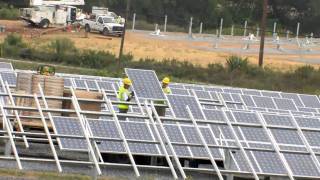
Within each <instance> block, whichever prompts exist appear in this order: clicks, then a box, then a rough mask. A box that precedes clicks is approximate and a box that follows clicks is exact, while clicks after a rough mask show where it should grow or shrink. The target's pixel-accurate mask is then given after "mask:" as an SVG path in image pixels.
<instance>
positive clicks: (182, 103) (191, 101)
mask: <svg viewBox="0 0 320 180" xmlns="http://www.w3.org/2000/svg"><path fill="white" fill-rule="evenodd" d="M167 97H168V100H169V103H170V105H171V107H172V110H173V112H174V114H175V115H176V117H178V118H190V116H189V114H188V111H187V109H186V107H187V106H188V107H189V108H190V110H191V113H192V115H193V116H194V118H195V119H204V116H203V114H202V111H201V108H200V106H199V105H198V103H197V100H196V99H195V98H194V97H192V96H180V95H167Z"/></svg>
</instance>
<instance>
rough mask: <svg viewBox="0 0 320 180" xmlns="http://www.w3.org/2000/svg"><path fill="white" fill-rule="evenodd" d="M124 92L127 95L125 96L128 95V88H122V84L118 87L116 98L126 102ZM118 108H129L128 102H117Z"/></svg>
mask: <svg viewBox="0 0 320 180" xmlns="http://www.w3.org/2000/svg"><path fill="white" fill-rule="evenodd" d="M125 94H126V95H127V97H129V96H130V92H129V90H128V89H126V88H124V87H123V86H121V87H120V89H119V92H118V99H119V100H120V101H124V102H126V99H124V98H125V96H124V95H125ZM118 108H119V109H124V110H127V109H129V105H128V104H118Z"/></svg>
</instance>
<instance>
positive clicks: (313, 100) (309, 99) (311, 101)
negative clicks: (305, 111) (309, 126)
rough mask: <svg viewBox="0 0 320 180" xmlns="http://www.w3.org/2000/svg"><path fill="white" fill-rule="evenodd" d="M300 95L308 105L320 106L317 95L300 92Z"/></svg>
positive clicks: (312, 106)
mask: <svg viewBox="0 0 320 180" xmlns="http://www.w3.org/2000/svg"><path fill="white" fill-rule="evenodd" d="M299 96H300V98H301V100H302V102H303V104H304V105H305V106H306V107H311V108H320V101H319V99H318V97H317V96H315V95H306V94H300V95H299Z"/></svg>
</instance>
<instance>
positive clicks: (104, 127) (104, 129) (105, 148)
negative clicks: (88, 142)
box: [89, 120, 126, 153]
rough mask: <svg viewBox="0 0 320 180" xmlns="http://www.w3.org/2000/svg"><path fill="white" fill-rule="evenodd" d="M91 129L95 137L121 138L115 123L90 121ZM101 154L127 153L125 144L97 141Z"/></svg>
mask: <svg viewBox="0 0 320 180" xmlns="http://www.w3.org/2000/svg"><path fill="white" fill-rule="evenodd" d="M89 125H90V129H91V131H92V133H93V135H94V136H96V137H102V138H120V134H119V132H118V130H117V127H116V125H115V122H114V121H105V120H89ZM97 141H99V142H100V143H98V147H99V149H100V152H119V153H121V152H122V153H125V152H126V150H125V148H124V145H123V142H119V141H111V140H97Z"/></svg>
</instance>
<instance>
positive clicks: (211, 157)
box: [186, 106, 223, 180]
mask: <svg viewBox="0 0 320 180" xmlns="http://www.w3.org/2000/svg"><path fill="white" fill-rule="evenodd" d="M186 109H187V111H188V114H189V117H190V119H191V120H192V123H193V126H194V127H195V128H196V131H197V134H198V135H199V137H200V140H201V142H202V144H203V146H204V148H205V149H206V151H207V153H208V156H209V159H210V161H211V164H212V165H213V167H214V170H215V171H216V173H217V175H218V177H219V179H220V180H223V176H222V174H221V172H220V170H219V167H218V165H217V163H216V161H215V160H214V158H213V156H212V153H211V151H210V149H209V147H208V144H207V142H206V140H205V139H204V137H203V135H202V133H201V130H200V128H199V126H198V124H197V122H196V120H195V119H194V117H193V115H192V113H191V110H190V108H189V106H187V107H186Z"/></svg>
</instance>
